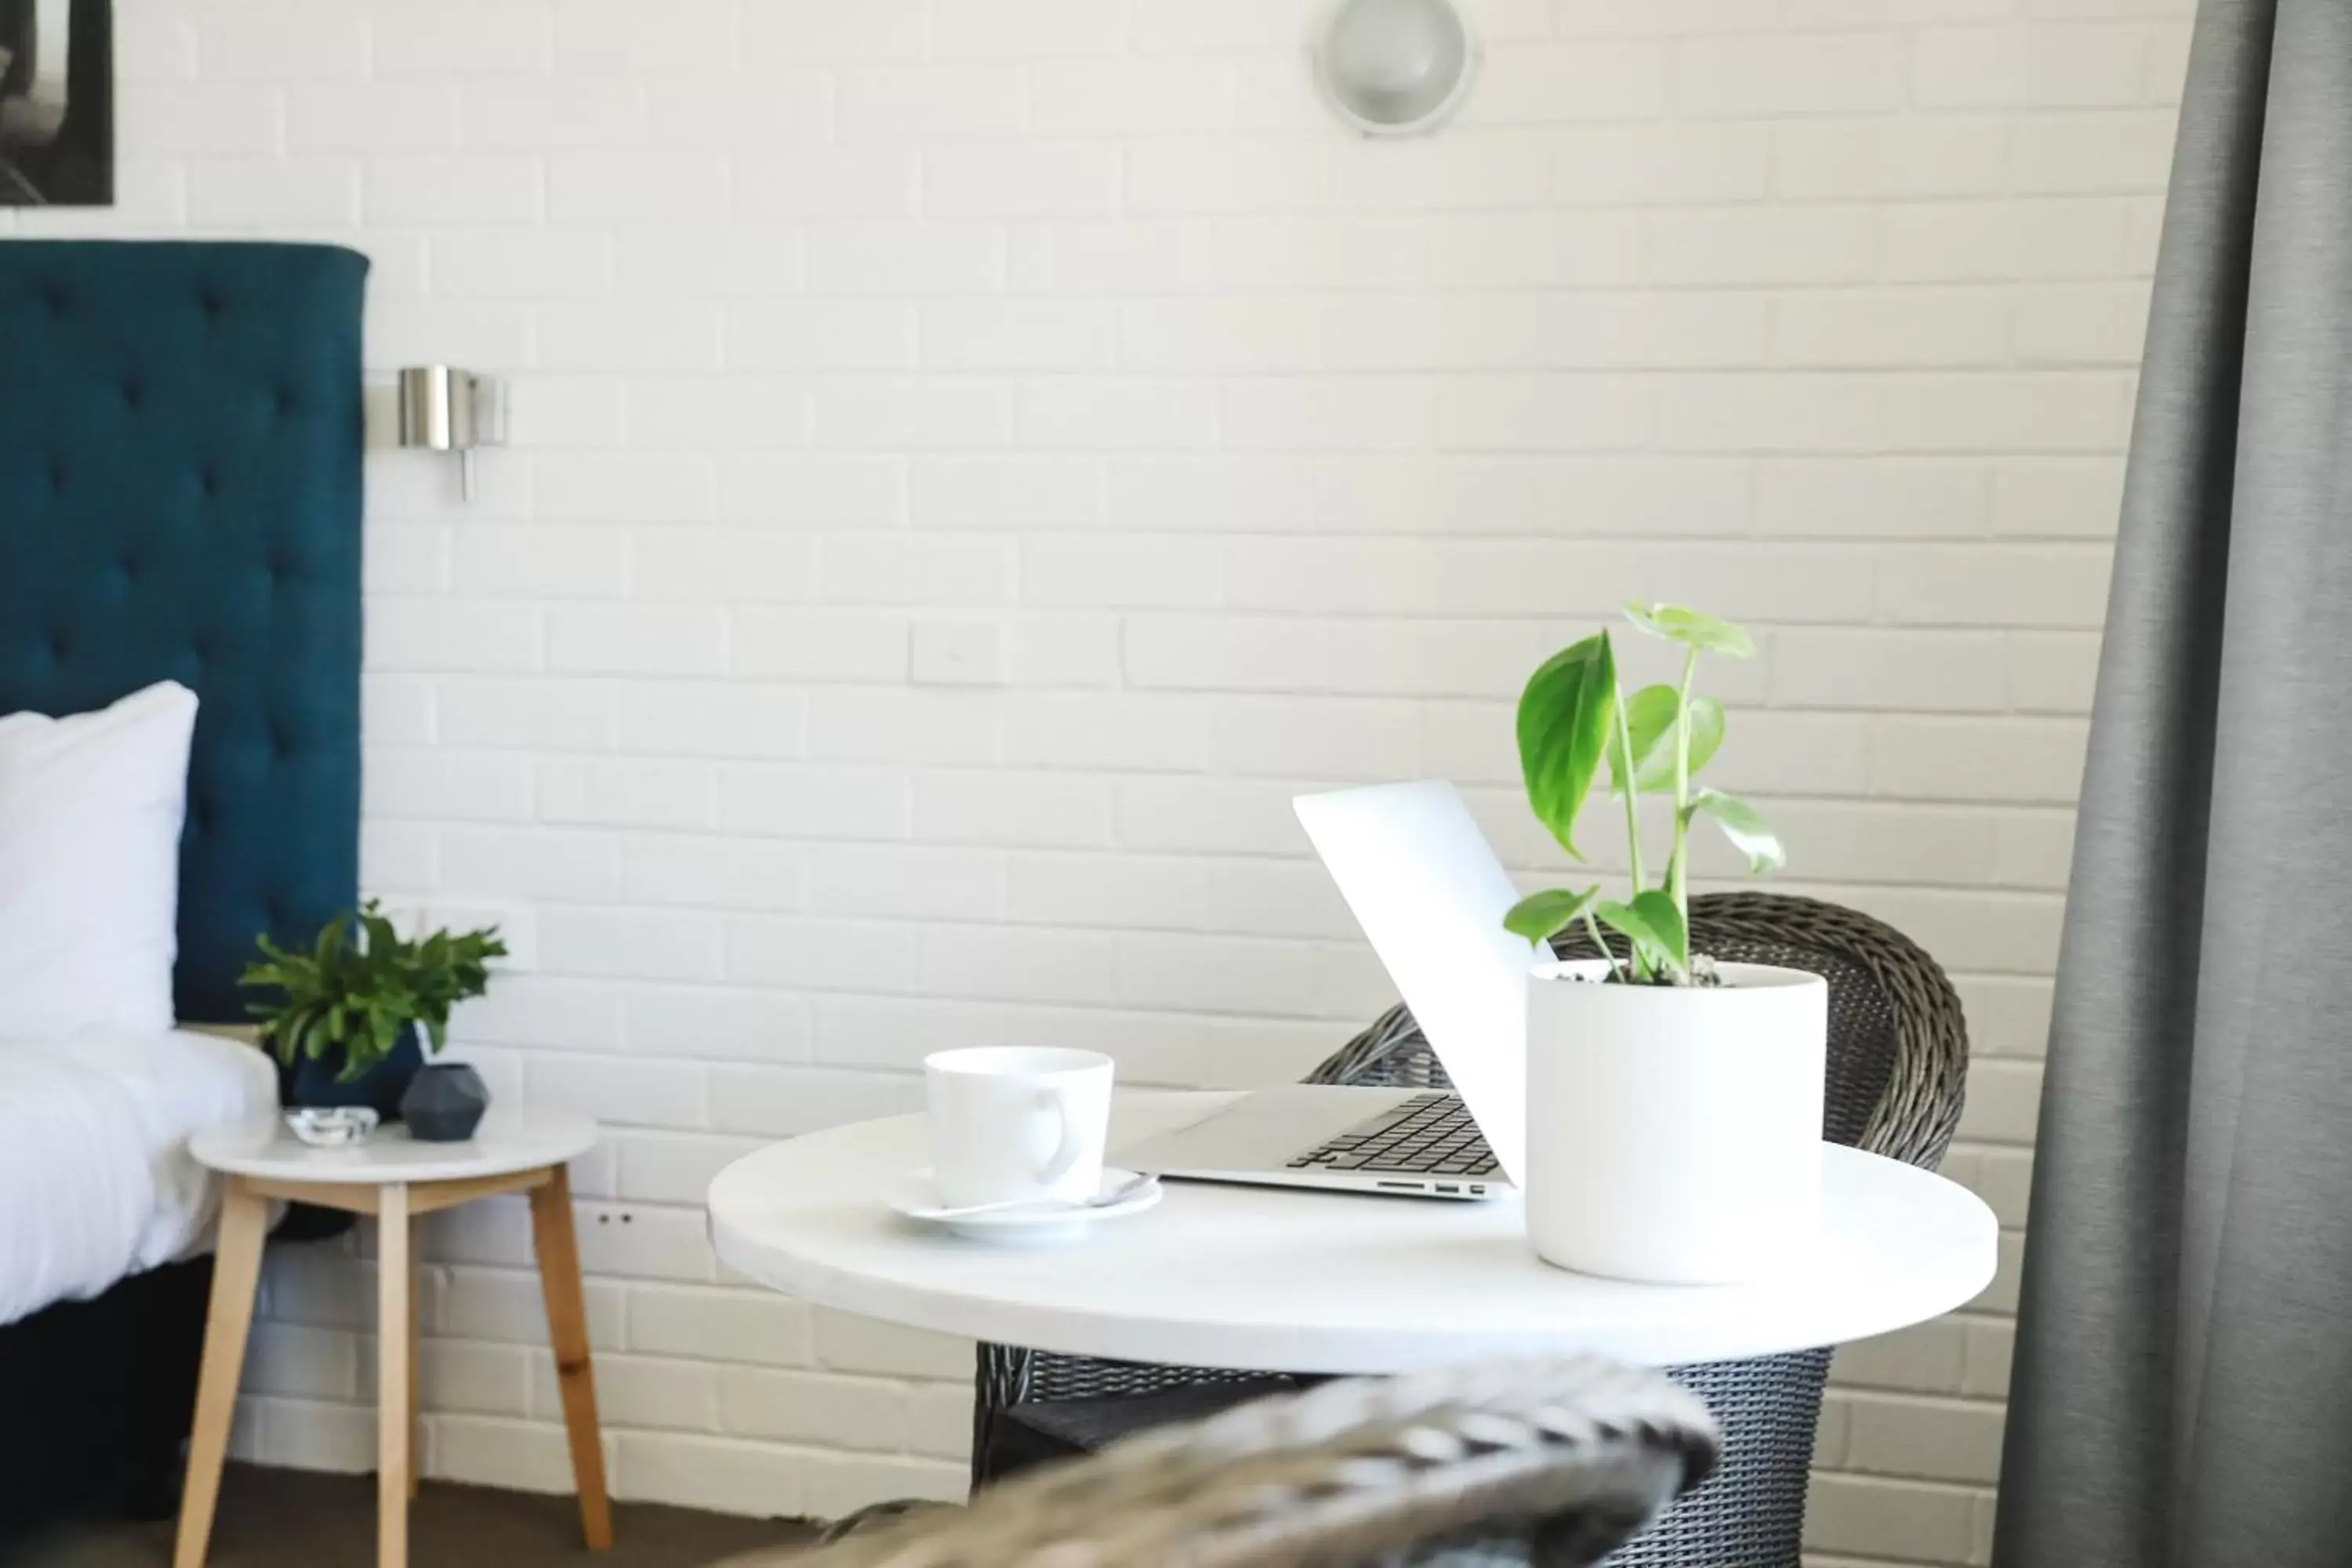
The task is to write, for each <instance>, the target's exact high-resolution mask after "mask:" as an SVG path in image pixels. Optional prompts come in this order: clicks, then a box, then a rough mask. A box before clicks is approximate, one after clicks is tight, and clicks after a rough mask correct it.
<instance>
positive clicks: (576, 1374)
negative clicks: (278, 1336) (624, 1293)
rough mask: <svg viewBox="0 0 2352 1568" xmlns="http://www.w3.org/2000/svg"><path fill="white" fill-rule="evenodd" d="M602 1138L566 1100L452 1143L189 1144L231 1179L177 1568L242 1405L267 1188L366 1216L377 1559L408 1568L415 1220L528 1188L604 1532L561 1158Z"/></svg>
mask: <svg viewBox="0 0 2352 1568" xmlns="http://www.w3.org/2000/svg"><path fill="white" fill-rule="evenodd" d="M595 1144H596V1124H595V1123H594V1122H593V1121H589V1120H588V1118H586V1117H584V1116H581V1115H577V1114H575V1113H573V1112H571V1111H562V1110H534V1109H531V1108H528V1107H523V1108H517V1109H511V1110H510V1109H508V1108H506V1107H503V1106H493V1107H491V1108H490V1110H489V1112H488V1115H486V1116H485V1117H484V1118H483V1119H482V1125H481V1127H480V1129H479V1130H478V1131H477V1132H476V1133H475V1135H474V1136H473V1137H472V1138H470V1139H468V1140H467V1141H466V1142H462V1143H419V1142H412V1141H411V1140H410V1139H409V1137H408V1132H407V1130H406V1129H405V1128H402V1127H389V1128H383V1129H380V1130H379V1131H377V1132H376V1134H375V1135H374V1136H373V1138H371V1139H370V1140H369V1141H368V1142H365V1143H362V1144H360V1145H358V1146H357V1147H355V1148H350V1149H313V1148H311V1147H310V1146H309V1145H308V1144H305V1143H303V1142H300V1141H299V1140H298V1139H297V1138H295V1136H294V1135H293V1134H292V1133H291V1132H289V1131H287V1129H286V1127H285V1124H284V1123H283V1122H282V1121H278V1120H277V1119H274V1118H273V1119H271V1120H269V1121H250V1122H245V1123H240V1124H236V1125H232V1126H227V1127H220V1128H214V1129H210V1130H208V1131H204V1132H200V1133H198V1134H197V1135H196V1136H195V1137H194V1138H193V1139H191V1140H190V1141H189V1152H191V1153H192V1154H194V1157H195V1158H196V1160H197V1162H198V1163H201V1164H204V1165H205V1166H208V1167H210V1168H211V1169H213V1170H215V1171H218V1172H221V1173H223V1174H224V1175H226V1177H227V1184H226V1194H225V1196H224V1198H223V1202H222V1208H221V1221H220V1241H219V1246H218V1247H217V1250H216V1252H215V1258H214V1263H213V1294H212V1307H211V1311H210V1315H209V1317H208V1318H207V1319H206V1321H205V1359H204V1371H203V1374H202V1377H201V1380H200V1381H199V1383H198V1385H197V1392H196V1420H195V1430H194V1436H193V1438H192V1440H191V1442H190V1445H189V1452H188V1479H187V1488H186V1491H185V1494H184V1497H183V1499H182V1500H181V1504H180V1532H179V1544H178V1546H177V1548H176V1550H175V1551H174V1552H173V1565H174V1568H201V1565H202V1563H204V1561H205V1548H206V1545H207V1543H208V1542H210V1540H211V1537H212V1528H213V1512H214V1510H215V1506H216V1505H217V1504H218V1502H219V1500H220V1482H221V1467H222V1464H223V1463H224V1461H226V1458H227V1457H228V1434H229V1421H230V1418H231V1416H232V1415H235V1413H236V1387H237V1379H238V1376H239V1375H240V1373H242V1372H243V1370H244V1366H245V1342H246V1334H247V1330H248V1329H249V1328H250V1327H251V1326H252V1323H253V1298H254V1290H255V1288H256V1286H257V1285H258V1283H259V1282H260V1279H261V1248H262V1241H263V1239H264V1237H265V1236H266V1234H267V1232H268V1226H269V1204H270V1200H272V1199H274V1198H283V1199H287V1200H289V1201H291V1202H296V1203H306V1204H316V1205H320V1207H323V1208H333V1209H343V1210H346V1211H348V1212H350V1213H352V1214H366V1215H375V1216H376V1220H377V1224H378V1226H379V1227H380V1228H379V1235H378V1237H377V1246H376V1259H377V1261H376V1269H377V1282H376V1292H377V1295H376V1299H377V1309H376V1358H377V1359H376V1367H377V1377H376V1405H377V1417H376V1419H377V1426H376V1431H377V1437H376V1446H377V1453H376V1496H377V1523H376V1561H377V1563H378V1568H406V1565H407V1563H408V1503H409V1500H410V1499H411V1498H413V1497H414V1496H415V1493H416V1480H417V1464H418V1456H417V1453H416V1449H417V1441H416V1434H417V1426H416V1420H417V1417H416V1331H417V1322H416V1316H417V1314H416V1249H415V1231H414V1227H413V1225H412V1222H413V1221H414V1220H415V1218H416V1217H417V1216H418V1215H428V1214H432V1213H434V1212H435V1211H436V1210H439V1209H446V1208H454V1207H455V1206H457V1205H459V1204H464V1203H471V1202H473V1201H474V1200H475V1199H477V1198H487V1197H492V1196H495V1195H497V1194H500V1193H529V1194H530V1220H531V1236H532V1239H533V1242H534V1243H535V1245H536V1247H537V1249H538V1253H539V1279H540V1286H541V1289H542V1290H543V1291H544V1293H545V1295H546V1298H547V1330H548V1338H549V1340H550V1341H551V1342H552V1344H553V1346H554V1350H555V1370H556V1375H557V1380H558V1383H559V1385H560V1387H561V1389H562V1395H563V1425H564V1429H565V1433H566V1435H567V1436H569V1438H570V1440H571V1445H572V1479H573V1480H574V1482H575V1483H576V1484H577V1485H578V1488H579V1491H580V1525H581V1530H582V1532H583V1534H584V1535H585V1536H586V1537H587V1542H588V1546H589V1548H590V1549H591V1550H592V1551H597V1552H602V1551H604V1550H605V1549H606V1548H607V1547H609V1546H611V1545H612V1543H613V1516H612V1507H611V1504H610V1503H609V1502H608V1500H606V1497H605V1491H604V1447H603V1440H602V1436H601V1434H600V1432H599V1429H598V1426H597V1423H596V1378H595V1372H594V1369H593V1366H592V1365H591V1363H590V1361H589V1354H588V1318H587V1311H586V1309H585V1306H584V1304H583V1300H582V1297H581V1289H580V1248H579V1244H578V1241H577V1238H576V1237H574V1236H573V1234H572V1185H571V1182H570V1179H569V1178H568V1176H567V1175H566V1173H565V1165H566V1163H567V1162H569V1161H572V1160H575V1159H577V1158H579V1157H580V1156H581V1155H583V1154H584V1153H586V1152H588V1151H589V1150H591V1149H593V1147H595Z"/></svg>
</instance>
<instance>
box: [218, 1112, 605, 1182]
mask: <svg viewBox="0 0 2352 1568" xmlns="http://www.w3.org/2000/svg"><path fill="white" fill-rule="evenodd" d="M595 1146H596V1124H595V1123H594V1122H593V1121H590V1120H589V1119H588V1118H587V1117H585V1116H583V1115H581V1114H580V1113H579V1112H578V1111H576V1110H549V1109H546V1108H544V1107H541V1106H533V1105H518V1106H507V1105H493V1106H491V1107H490V1108H489V1110H487V1111H485V1112H484V1113H483V1116H482V1124H481V1126H479V1127H478V1128H476V1129H475V1130H474V1135H473V1136H472V1137H471V1138H468V1139H467V1140H466V1141H465V1142H462V1143H419V1142H416V1141H415V1140H414V1139H412V1138H410V1137H409V1135H408V1129H407V1128H405V1127H404V1126H400V1125H397V1124H394V1125H393V1126H389V1127H379V1128H377V1129H376V1130H375V1131H374V1132H373V1134H372V1135H370V1137H369V1138H368V1141H367V1142H364V1143H358V1144H354V1145H352V1147H350V1148H346V1149H314V1148H312V1147H310V1145H309V1144H308V1143H305V1142H302V1141H301V1140H300V1139H299V1138H297V1137H295V1136H294V1134H293V1132H292V1131H290V1130H289V1128H288V1127H287V1125H286V1121H285V1119H284V1118H283V1117H282V1116H276V1115H273V1116H270V1117H268V1119H266V1120H264V1119H256V1120H254V1121H242V1122H230V1123H229V1124H227V1125H226V1126H222V1127H208V1128H206V1129H205V1131H202V1132H199V1133H197V1134H196V1135H195V1136H194V1138H191V1139H189V1140H188V1152H189V1153H191V1154H193V1155H194V1156H195V1159H196V1162H197V1163H199V1164H203V1165H207V1166H210V1167H211V1168H212V1169H214V1170H215V1171H226V1172H228V1173H232V1174H234V1175H239V1176H266V1177H268V1178H269V1179H270V1180H272V1181H279V1182H332V1183H344V1184H361V1185H367V1184H376V1185H388V1184H393V1183H396V1182H461V1181H465V1180H467V1179H468V1178H471V1177H475V1176H505V1175H511V1174H512V1173H515V1172H517V1171H535V1170H537V1169H539V1168H540V1167H541V1166H542V1165H560V1164H562V1163H564V1162H565V1161H567V1160H576V1159H578V1158H579V1157H580V1156H581V1155H583V1154H585V1153H586V1152H588V1151H589V1150H591V1149H593V1148H594V1147H595Z"/></svg>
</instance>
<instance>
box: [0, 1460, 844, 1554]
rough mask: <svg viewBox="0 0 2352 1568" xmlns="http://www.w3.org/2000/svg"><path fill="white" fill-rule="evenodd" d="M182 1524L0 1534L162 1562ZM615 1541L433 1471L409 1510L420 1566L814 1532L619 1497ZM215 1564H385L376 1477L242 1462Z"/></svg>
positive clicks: (663, 1550)
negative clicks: (594, 1538) (591, 1545)
mask: <svg viewBox="0 0 2352 1568" xmlns="http://www.w3.org/2000/svg"><path fill="white" fill-rule="evenodd" d="M172 1531H173V1526H172V1524H171V1523H170V1522H169V1521H163V1522H161V1523H154V1524H80V1525H70V1526H66V1527H63V1528H60V1529H58V1530H54V1531H47V1532H46V1533H43V1534H41V1535H39V1536H37V1537H35V1538H33V1539H30V1540H26V1539H22V1538H20V1539H17V1540H15V1541H0V1563H5V1564H6V1565H7V1568H159V1565H161V1564H167V1563H170V1562H171V1560H172ZM613 1537H614V1540H613V1550H612V1551H610V1552H590V1551H588V1550H587V1549H586V1548H585V1547H583V1546H582V1545H581V1544H580V1513H579V1510H578V1507H577V1505H575V1504H574V1503H573V1501H572V1499H570V1498H568V1497H539V1496H534V1495H531V1494H530V1493H525V1492H507V1491H493V1490H491V1489H488V1488H486V1487H461V1486H456V1485H452V1484H450V1483H447V1482H444V1481H427V1482H425V1489H424V1493H423V1495H422V1496H420V1497H419V1498H418V1499H417V1500H416V1502H415V1508H414V1510H413V1511H412V1512H411V1513H410V1515H409V1553H408V1555H409V1561H410V1562H411V1563H413V1564H414V1565H415V1568H542V1565H552V1564H559V1563H562V1564H578V1565H579V1568H706V1565H707V1564H709V1563H717V1562H719V1560H720V1559H722V1558H725V1557H727V1556H730V1555H731V1554H732V1553H735V1552H748V1551H751V1550H752V1549H753V1548H755V1547H761V1546H782V1545H793V1544H796V1543H799V1542H806V1541H807V1540H809V1539H810V1529H809V1527H808V1526H807V1525H806V1524H803V1523H800V1522H796V1521H785V1520H756V1519H732V1518H730V1517H728V1516H726V1515H724V1514H716V1513H699V1512H697V1511H696V1510H692V1509H683V1508H661V1507H657V1506H656V1505H654V1504H651V1503H620V1504H616V1505H614V1510H613ZM212 1544H213V1549H212V1557H211V1564H212V1568H374V1563H375V1478H374V1477H373V1476H322V1475H313V1474H310V1473H307V1472H303V1471H297V1470H265V1469H257V1468H254V1467H252V1466H249V1465H231V1466H230V1467H229V1468H228V1477H227V1479H226V1481H225V1482H224V1484H223V1486H222V1489H221V1505H220V1515H219V1519H218V1522H217V1523H215V1526H214V1528H213V1543H212Z"/></svg>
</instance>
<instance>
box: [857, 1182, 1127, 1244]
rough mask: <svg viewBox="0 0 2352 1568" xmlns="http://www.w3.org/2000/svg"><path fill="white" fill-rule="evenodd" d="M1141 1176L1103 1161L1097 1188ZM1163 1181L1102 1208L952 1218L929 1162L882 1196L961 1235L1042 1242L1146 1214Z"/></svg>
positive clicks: (893, 1205)
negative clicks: (943, 1211)
mask: <svg viewBox="0 0 2352 1568" xmlns="http://www.w3.org/2000/svg"><path fill="white" fill-rule="evenodd" d="M1133 1180H1135V1173H1134V1172H1133V1171H1119V1170H1114V1169H1112V1168H1111V1167H1109V1166H1108V1165H1106V1166H1104V1167H1103V1173H1102V1184H1101V1185H1100V1186H1099V1187H1097V1188H1096V1191H1097V1192H1106V1193H1107V1192H1109V1191H1111V1190H1113V1189H1114V1188H1117V1187H1121V1186H1124V1185H1126V1184H1128V1183H1129V1182H1131V1181H1133ZM882 1202H883V1203H884V1204H885V1205H887V1206H888V1207H889V1208H890V1209H892V1210H893V1211H895V1212H896V1213H898V1214H900V1215H905V1216H906V1217H907V1218H908V1219H911V1220H919V1221H921V1222H922V1223H923V1224H925V1225H936V1226H944V1227H945V1228H946V1229H947V1230H949V1231H950V1232H951V1233H952V1234H954V1235H957V1236H965V1237H971V1238H972V1239H973V1240H975V1241H993V1242H998V1243H1010V1244H1013V1245H1015V1246H1036V1245H1039V1244H1042V1243H1046V1242H1055V1241H1067V1240H1069V1239H1071V1238H1072V1237H1078V1236H1083V1235H1085V1234H1086V1229H1087V1226H1090V1225H1094V1224H1096V1223H1097V1222H1098V1221H1101V1220H1107V1219H1125V1218H1126V1217H1127V1216H1128V1215H1138V1214H1141V1213H1142V1212H1143V1211H1144V1210H1146V1209H1148V1208H1150V1207H1152V1206H1153V1205H1156V1204H1157V1203H1159V1202H1160V1184H1159V1183H1158V1182H1153V1183H1151V1184H1150V1185H1148V1186H1146V1187H1144V1188H1143V1189H1142V1190H1141V1191H1139V1192H1138V1193H1137V1194H1135V1195H1134V1196H1132V1197H1129V1198H1125V1199H1122V1200H1121V1201H1119V1202H1118V1203H1115V1204H1106V1205H1104V1206H1102V1207H1101V1208H1091V1209H1088V1208H1068V1209H1049V1208H1027V1209H1004V1210H1001V1211H999V1212H998V1213H995V1214H976V1215H965V1216H963V1217H962V1218H960V1219H950V1218H947V1217H946V1216H945V1215H942V1214H941V1213H940V1211H941V1210H942V1209H944V1208H946V1207H947V1205H946V1203H945V1201H944V1200H942V1199H941V1198H940V1188H939V1183H938V1182H937V1181H936V1180H934V1179H933V1177H932V1175H931V1169H930V1167H929V1166H928V1165H926V1166H924V1167H923V1168H922V1169H921V1170H919V1171H908V1172H907V1173H904V1174H903V1175H898V1176H894V1177H892V1178H891V1179H890V1180H888V1181H887V1182H885V1183H884V1184H882Z"/></svg>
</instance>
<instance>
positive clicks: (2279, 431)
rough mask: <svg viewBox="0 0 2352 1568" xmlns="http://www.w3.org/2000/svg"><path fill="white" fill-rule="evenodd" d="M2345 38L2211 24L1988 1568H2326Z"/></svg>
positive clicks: (2126, 551)
mask: <svg viewBox="0 0 2352 1568" xmlns="http://www.w3.org/2000/svg"><path fill="white" fill-rule="evenodd" d="M2347 391H2352V3H2347V0H2207V4H2206V5H2204V7H2203V10H2202V12H2201V14H2200V18H2199V21H2198V27H2197V39H2196V45H2195V48H2194V50H2193V52H2192V55H2191V63H2190V67H2189V87H2188V94H2187V99H2186V102H2185V105H2184V109H2183V117H2182V123H2181V128H2180V139H2179V150H2178V153H2177V154H2176V157H2175V163H2174V170H2173V184H2172V197H2171V205H2170V208H2169V211H2168V216H2167V218H2166V224H2165V231H2164V245H2163V253H2162V259H2161V260H2160V261H2159V263H2158V276H2157V288H2156V300H2155V308H2154V311H2153V314H2152V317H2151V320H2150V322H2149V330H2148V342H2147V367H2146V370H2145V372H2144V374H2143V379H2142V382H2141V393H2140V404H2139V414H2138V421H2137V426H2136V428H2135V431H2134V435H2133V441H2132V452H2131V468H2130V477H2129V480H2128V483H2127V485H2126V493H2125V501H2124V515H2123V523H2122V531H2121V533H2120V536H2119V538H2118V542H2117V556H2116V573H2115V586H2114V594H2113V599H2112V603H2111V606H2110V609H2109V616H2108V626H2107V635H2106V648H2105V656H2104V658H2103V660H2102V663H2101V667H2100V672H2099V688H2098V700H2097V705H2096V710H2095V718H2094V720H2093V723H2092V736H2091V755H2090V762H2089V766H2088V770H2087V773H2086V775H2085V777H2084V786H2083V804H2082V815H2081V819H2080V825H2079V826H2078V829H2077V837H2076V848H2075V854H2074V882H2073V891H2072V895H2071V901H2070V903H2069V906H2068V910H2067V917H2066V928H2065V942H2064V947H2063V952H2062V954H2061V957H2060V963H2059V972H2058V973H2059V978H2058V994H2057V1010H2056V1016H2055V1017H2054V1019H2053V1026H2052V1031H2051V1040H2050V1067H2049V1076H2048V1079H2047V1080H2046V1083H2045V1088H2044V1090H2043V1098H2042V1133H2041V1143H2040V1152H2039V1154H2038V1156H2037V1161H2036V1167H2035V1172H2034V1183H2033V1206H2032V1217H2031V1220H2030V1222H2029V1227H2028V1237H2029V1245H2028V1251H2027V1257H2026V1268H2025V1279H2024V1298H2023V1305H2022V1309H2021V1312H2022V1316H2021V1322H2020V1324H2019V1334H2018V1345H2017V1362H2016V1374H2015V1384H2014V1387H2013V1390H2012V1393H2011V1408H2010V1415H2009V1441H2008V1447H2007V1451H2006V1454H2005V1457H2004V1461H2003V1465H2002V1472H2001V1495H2000V1523H1999V1527H1998V1530H1997V1531H1996V1535H1995V1542H1994V1548H1993V1562H1994V1563H1995V1564H1996V1565H1997V1568H2191V1565H2194V1568H2230V1565H2235V1564H2241V1563H2243V1564H2257V1563H2259V1564H2263V1565H2265V1568H2296V1565H2300V1564H2312V1565H2315V1568H2316V1565H2318V1564H2323V1563H2324V1564H2328V1565H2329V1568H2336V1565H2337V1564H2342V1563H2347V1562H2352V962H2347V957H2352V472H2348V471H2347V470H2352V439H2347V437H2352V428H2347Z"/></svg>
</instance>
